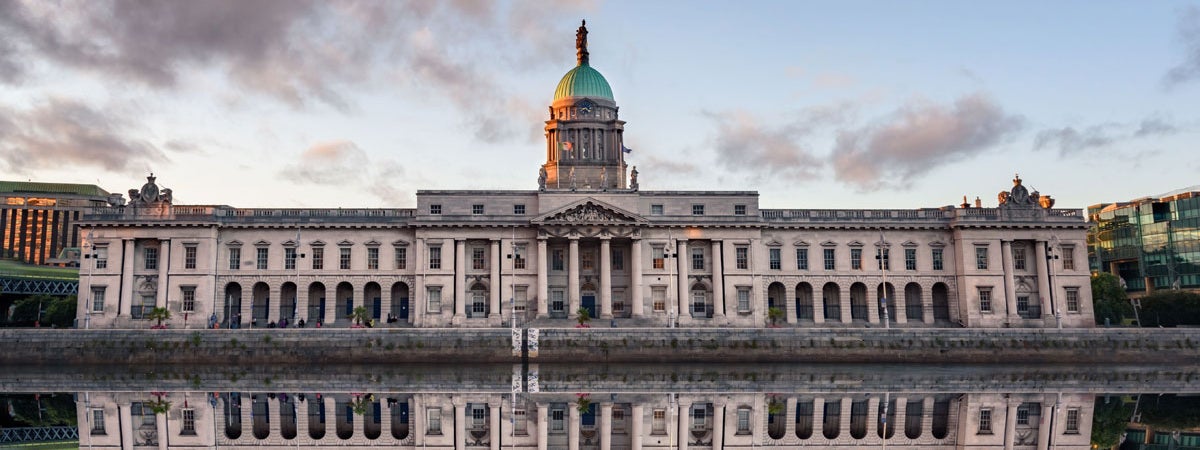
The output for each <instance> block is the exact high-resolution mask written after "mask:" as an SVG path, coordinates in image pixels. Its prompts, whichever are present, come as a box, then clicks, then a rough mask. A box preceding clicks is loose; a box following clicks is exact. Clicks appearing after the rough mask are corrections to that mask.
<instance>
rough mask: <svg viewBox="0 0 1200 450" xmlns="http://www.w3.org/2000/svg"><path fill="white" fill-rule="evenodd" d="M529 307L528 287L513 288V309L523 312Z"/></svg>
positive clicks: (517, 286)
mask: <svg viewBox="0 0 1200 450" xmlns="http://www.w3.org/2000/svg"><path fill="white" fill-rule="evenodd" d="M528 307H529V286H522V285H516V286H513V309H516V310H517V312H522V311H525V309H526V308H528Z"/></svg>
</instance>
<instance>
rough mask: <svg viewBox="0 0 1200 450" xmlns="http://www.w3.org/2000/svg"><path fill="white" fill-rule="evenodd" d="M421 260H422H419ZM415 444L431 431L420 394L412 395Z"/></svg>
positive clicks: (419, 445)
mask: <svg viewBox="0 0 1200 450" xmlns="http://www.w3.org/2000/svg"><path fill="white" fill-rule="evenodd" d="M418 261H420V260H418ZM411 414H412V422H413V427H412V430H410V431H409V432H411V433H413V444H415V445H416V446H417V447H422V446H424V445H425V434H426V433H428V432H429V422H428V419H427V418H426V417H425V402H424V401H423V398H422V397H421V395H420V394H417V395H414V396H413V397H412V412H411Z"/></svg>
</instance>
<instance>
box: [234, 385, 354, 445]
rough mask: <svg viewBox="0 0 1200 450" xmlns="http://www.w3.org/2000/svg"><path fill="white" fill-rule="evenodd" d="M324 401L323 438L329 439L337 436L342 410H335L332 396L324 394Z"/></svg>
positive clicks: (335, 404) (335, 402) (335, 405)
mask: <svg viewBox="0 0 1200 450" xmlns="http://www.w3.org/2000/svg"><path fill="white" fill-rule="evenodd" d="M243 398H245V397H243ZM324 401H325V437H324V439H325V440H330V438H333V439H336V438H337V418H338V415H339V414H342V412H341V411H338V410H337V401H336V400H334V398H333V397H332V396H329V395H326V396H325V397H324ZM242 409H243V410H245V409H246V408H242ZM242 423H243V424H246V423H249V422H246V421H244V420H243V421H242ZM297 433H299V431H297Z"/></svg>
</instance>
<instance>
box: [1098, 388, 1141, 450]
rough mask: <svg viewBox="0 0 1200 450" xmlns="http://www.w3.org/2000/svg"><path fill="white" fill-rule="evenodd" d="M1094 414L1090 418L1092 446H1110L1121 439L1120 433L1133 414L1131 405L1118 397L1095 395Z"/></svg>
mask: <svg viewBox="0 0 1200 450" xmlns="http://www.w3.org/2000/svg"><path fill="white" fill-rule="evenodd" d="M1095 411H1096V414H1095V416H1094V417H1093V419H1092V446H1093V447H1092V448H1112V447H1113V446H1115V445H1117V444H1118V443H1119V442H1120V441H1121V435H1122V434H1124V433H1125V428H1126V427H1127V426H1128V425H1129V419H1130V416H1132V415H1133V405H1131V404H1128V403H1125V402H1124V401H1122V400H1121V399H1120V398H1113V397H1104V396H1100V397H1096V408H1095Z"/></svg>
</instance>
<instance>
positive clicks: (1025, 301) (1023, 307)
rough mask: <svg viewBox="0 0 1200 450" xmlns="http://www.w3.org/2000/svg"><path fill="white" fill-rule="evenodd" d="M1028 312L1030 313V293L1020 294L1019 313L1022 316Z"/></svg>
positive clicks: (1018, 297) (1018, 300) (1018, 301)
mask: <svg viewBox="0 0 1200 450" xmlns="http://www.w3.org/2000/svg"><path fill="white" fill-rule="evenodd" d="M1028 313H1029V296H1028V295H1018V296H1017V314H1021V315H1022V316H1024V315H1025V314H1028Z"/></svg>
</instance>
